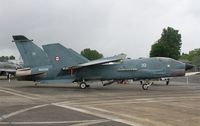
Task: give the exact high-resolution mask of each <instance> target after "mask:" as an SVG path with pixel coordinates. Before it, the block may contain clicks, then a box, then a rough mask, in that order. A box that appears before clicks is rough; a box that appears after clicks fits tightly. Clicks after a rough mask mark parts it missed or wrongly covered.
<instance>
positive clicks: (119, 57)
mask: <svg viewBox="0 0 200 126" xmlns="http://www.w3.org/2000/svg"><path fill="white" fill-rule="evenodd" d="M125 58H126V55H125V54H119V55H117V56H113V57H108V58H102V59H98V60H93V61H90V62H87V63H83V64H78V65H76V66H71V67H64V68H63V70H68V69H77V68H81V67H87V66H93V65H100V64H105V63H110V62H117V61H121V60H123V59H125Z"/></svg>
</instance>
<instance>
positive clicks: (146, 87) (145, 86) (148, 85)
mask: <svg viewBox="0 0 200 126" xmlns="http://www.w3.org/2000/svg"><path fill="white" fill-rule="evenodd" d="M152 84H153V82H150V81H144V83H143V84H142V89H143V90H148V88H149V87H150V86H151V85H152Z"/></svg>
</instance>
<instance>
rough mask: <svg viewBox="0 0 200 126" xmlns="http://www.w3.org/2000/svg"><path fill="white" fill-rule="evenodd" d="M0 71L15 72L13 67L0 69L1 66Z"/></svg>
mask: <svg viewBox="0 0 200 126" xmlns="http://www.w3.org/2000/svg"><path fill="white" fill-rule="evenodd" d="M0 71H4V72H10V73H14V72H16V70H15V69H1V68H0Z"/></svg>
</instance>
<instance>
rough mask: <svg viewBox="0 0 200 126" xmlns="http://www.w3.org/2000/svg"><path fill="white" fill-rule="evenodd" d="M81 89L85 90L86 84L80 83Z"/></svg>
mask: <svg viewBox="0 0 200 126" xmlns="http://www.w3.org/2000/svg"><path fill="white" fill-rule="evenodd" d="M79 87H80V89H85V88H86V87H87V85H86V83H85V82H82V83H80V85H79Z"/></svg>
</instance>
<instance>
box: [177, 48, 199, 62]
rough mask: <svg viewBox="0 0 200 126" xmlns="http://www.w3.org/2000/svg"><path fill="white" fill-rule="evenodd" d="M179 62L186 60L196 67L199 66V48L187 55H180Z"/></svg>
mask: <svg viewBox="0 0 200 126" xmlns="http://www.w3.org/2000/svg"><path fill="white" fill-rule="evenodd" d="M180 60H188V61H190V62H192V64H194V65H196V66H200V48H197V49H193V50H191V51H189V53H188V54H185V53H182V55H181V57H180Z"/></svg>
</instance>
